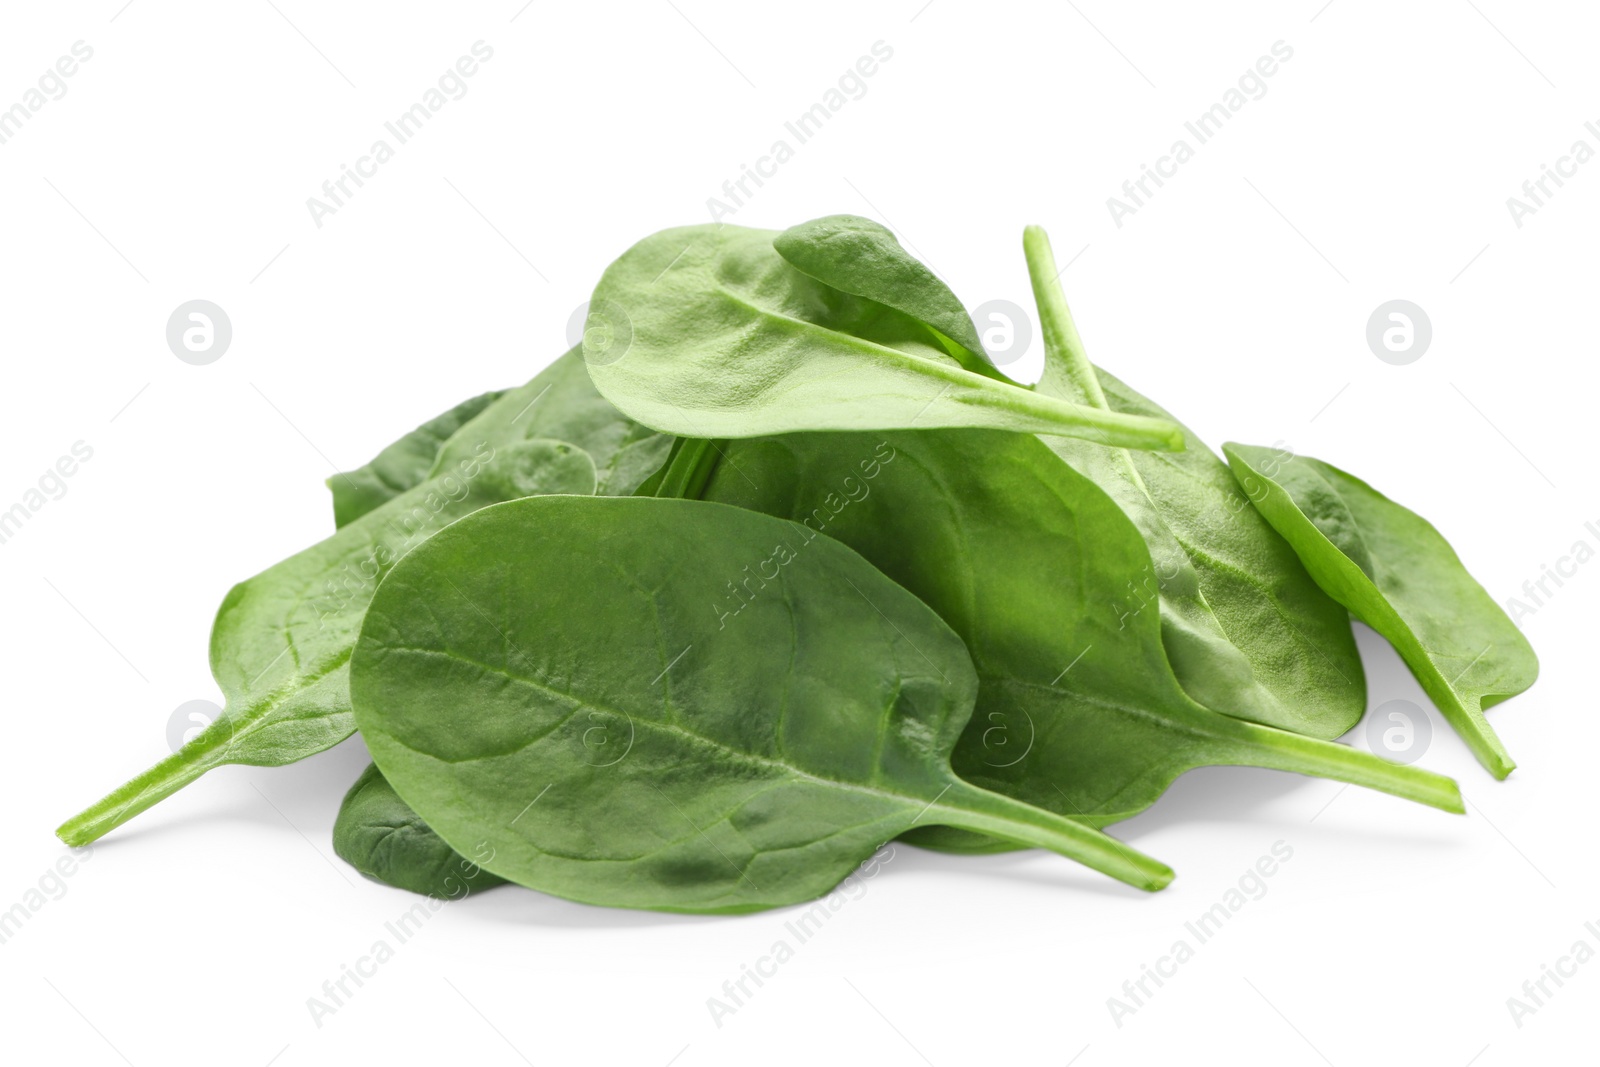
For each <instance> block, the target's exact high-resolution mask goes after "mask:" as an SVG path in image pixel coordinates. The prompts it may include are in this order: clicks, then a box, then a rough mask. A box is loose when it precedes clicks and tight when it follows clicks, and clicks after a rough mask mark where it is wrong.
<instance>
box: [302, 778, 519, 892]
mask: <svg viewBox="0 0 1600 1067" xmlns="http://www.w3.org/2000/svg"><path fill="white" fill-rule="evenodd" d="M333 850H334V851H335V852H337V853H338V854H339V857H340V858H341V859H343V860H344V861H345V862H346V863H348V864H350V866H352V867H354V868H355V869H356V870H358V871H360V872H361V873H362V874H363V875H365V876H366V877H368V878H370V879H372V880H373V881H374V882H382V883H383V884H384V885H391V886H394V887H395V888H396V889H409V890H411V892H413V893H425V894H427V895H428V896H430V897H440V898H443V899H445V900H460V899H461V898H462V897H464V896H466V895H468V894H469V893H473V892H480V893H481V892H482V891H483V890H485V889H492V888H494V887H495V886H497V885H504V884H505V881H506V880H505V879H504V878H501V877H500V876H499V875H497V874H490V873H489V872H488V871H486V870H484V869H483V868H482V867H481V866H480V865H479V863H478V862H475V861H474V860H469V859H467V858H466V857H465V856H463V855H462V854H461V853H459V852H457V851H456V850H455V849H453V848H451V847H450V846H449V845H447V844H445V843H444V840H443V839H442V838H440V837H439V835H438V834H436V833H434V832H433V831H432V830H431V829H429V828H428V824H427V823H425V822H423V821H422V818H421V817H420V816H419V815H418V814H417V813H416V812H414V811H412V810H411V808H410V807H408V806H407V804H406V802H405V801H403V800H401V799H400V795H399V794H398V793H396V792H395V791H394V787H393V786H391V785H390V784H389V783H388V781H387V780H385V779H384V777H383V774H382V772H381V771H379V770H378V765H377V764H376V763H371V764H368V765H367V769H366V770H364V771H362V772H361V777H360V778H357V779H356V784H355V785H353V786H351V787H350V792H348V793H346V794H345V797H344V803H342V804H341V805H339V817H338V818H337V819H335V820H334V823H333ZM486 858H488V857H487V856H486V855H485V854H483V853H479V854H477V859H478V860H480V861H481V860H484V859H486Z"/></svg>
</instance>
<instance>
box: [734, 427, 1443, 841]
mask: <svg viewBox="0 0 1600 1067" xmlns="http://www.w3.org/2000/svg"><path fill="white" fill-rule="evenodd" d="M728 447H729V453H728V459H729V463H730V464H736V465H737V467H738V468H739V470H740V471H742V472H743V475H747V476H748V477H745V476H741V475H740V474H738V473H735V472H733V471H730V470H729V469H728V465H723V466H719V467H717V468H716V469H715V471H714V472H713V474H712V477H711V480H710V483H709V485H708V487H707V489H706V492H705V496H706V498H707V499H710V500H717V501H722V502H725V503H731V504H736V505H739V506H741V507H747V508H752V509H755V510H758V511H764V512H767V513H769V514H773V515H780V516H783V517H787V518H791V519H794V520H796V521H799V522H801V523H802V524H803V526H804V527H806V528H807V530H808V531H809V532H810V533H811V535H812V536H813V537H814V538H815V540H816V542H818V543H821V542H822V541H823V540H825V538H824V536H823V535H827V536H828V537H833V538H837V539H838V540H840V541H843V542H844V543H845V544H847V545H849V546H850V547H851V548H854V549H855V550H856V551H857V552H859V553H861V555H863V556H864V557H866V559H867V560H869V561H870V562H872V563H873V564H875V565H876V566H877V567H878V568H879V569H880V570H882V571H883V572H884V573H885V574H887V575H888V576H889V577H890V578H893V579H894V580H895V581H896V582H898V583H900V584H901V585H902V586H904V587H905V588H906V589H908V590H910V591H911V592H912V593H913V594H915V595H916V596H918V597H920V598H921V599H922V600H923V601H924V602H925V603H927V604H928V605H929V606H930V607H931V608H933V609H934V610H935V611H936V612H938V614H939V615H940V617H942V618H943V619H944V620H945V622H947V623H948V624H949V625H950V626H951V627H952V628H953V629H954V630H955V632H956V633H957V634H959V635H960V636H961V637H962V639H963V640H964V641H965V642H966V645H967V648H968V650H969V651H970V652H971V655H972V661H973V664H974V666H975V667H976V669H977V672H978V678H979V683H980V684H979V691H978V701H977V709H976V711H975V713H974V715H973V717H972V720H971V723H970V725H968V727H967V729H966V732H965V733H964V734H963V736H962V739H961V742H960V744H959V745H958V746H957V747H956V751H955V756H954V759H953V765H954V766H955V769H956V771H957V773H958V774H960V775H961V776H962V777H963V778H965V779H966V780H968V781H970V782H973V783H974V784H976V785H980V786H982V787H984V788H986V789H992V790H994V791H996V792H1002V793H1005V794H1007V795H1009V796H1013V797H1016V798H1017V799H1019V800H1023V801H1026V802H1027V803H1029V804H1032V805H1035V806H1038V807H1042V808H1048V809H1050V810H1052V811H1055V812H1057V813H1058V814H1061V815H1065V816H1068V817H1071V818H1074V819H1079V820H1082V821H1084V822H1086V823H1088V824H1090V825H1095V826H1104V825H1106V824H1109V823H1112V822H1116V821H1117V820H1119V819H1125V818H1128V817H1129V816H1131V815H1134V814H1136V813H1137V812H1139V811H1142V810H1143V809H1144V808H1146V807H1148V806H1149V805H1150V804H1151V803H1153V802H1154V801H1155V800H1156V799H1157V798H1158V797H1159V796H1160V795H1161V793H1162V792H1163V791H1164V790H1165V789H1166V788H1167V786H1168V785H1169V784H1170V783H1171V782H1172V781H1173V779H1175V778H1176V777H1177V776H1178V775H1180V774H1182V773H1183V772H1184V771H1186V770H1189V769H1191V768H1194V767H1201V766H1207V765H1212V764H1244V765H1250V766H1258V767H1271V768H1276V769H1279V770H1287V771H1295V772H1299V773H1302V774H1314V775H1320V776H1324V777H1329V778H1335V779H1338V780H1341V781H1346V782H1353V783H1355V784H1358V785H1364V786H1369V787H1372V788H1374V789H1381V790H1384V791H1386V792H1390V793H1394V794H1396V795H1398V796H1402V797H1407V798H1409V799H1412V800H1417V801H1420V802H1422V803H1425V804H1432V805H1434V806H1436V807H1441V808H1444V809H1446V810H1449V811H1460V810H1461V799H1460V794H1459V792H1458V790H1457V789H1456V785H1455V783H1454V782H1452V781H1451V780H1450V779H1448V778H1443V777H1440V776H1438V775H1435V774H1430V773H1427V772H1424V771H1421V770H1419V769H1417V768H1412V767H1403V766H1399V765H1396V764H1392V763H1389V762H1387V761H1385V760H1382V759H1379V758H1377V757H1375V756H1372V755H1370V754H1368V753H1364V752H1358V751H1356V750H1353V749H1350V748H1347V747H1345V746H1343V745H1338V744H1333V743H1331V742H1328V741H1322V740H1317V739H1313V738H1308V737H1303V736H1300V735H1298V734H1294V733H1289V732H1287V731H1283V730H1277V729H1274V728H1272V727H1268V726H1261V725H1257V724H1255V723H1251V722H1245V721H1242V720H1240V719H1238V718H1236V717H1233V716H1230V715H1226V714H1221V713H1219V712H1217V711H1215V710H1210V709H1207V708H1205V707H1202V706H1201V705H1199V704H1197V703H1195V702H1194V701H1193V700H1192V699H1191V698H1190V697H1189V696H1188V695H1187V694H1186V693H1185V692H1184V690H1183V689H1182V688H1181V687H1180V686H1179V684H1178V682H1177V680H1176V679H1175V678H1174V676H1173V672H1172V668H1171V666H1170V665H1169V663H1168V660H1167V655H1166V650H1165V647H1164V644H1163V641H1162V638H1161V627H1160V620H1159V619H1158V616H1157V612H1155V611H1153V610H1152V611H1144V612H1128V611H1127V610H1126V609H1125V607H1124V604H1125V599H1126V595H1127V594H1126V589H1127V585H1128V583H1129V582H1130V581H1133V580H1137V579H1138V577H1139V576H1140V575H1143V574H1146V573H1148V572H1149V568H1150V553H1149V550H1148V549H1147V548H1146V547H1145V545H1144V541H1143V539H1142V538H1141V537H1140V535H1139V531H1138V529H1137V528H1136V527H1135V526H1134V524H1133V523H1132V521H1131V520H1129V519H1128V517H1127V516H1126V515H1125V514H1124V513H1123V512H1122V510H1121V509H1120V508H1119V507H1118V506H1117V505H1116V503H1114V502H1113V501H1112V500H1111V499H1110V497H1108V496H1107V495H1106V494H1105V493H1104V492H1102V491H1101V490H1100V489H1099V488H1097V487H1096V486H1095V485H1094V484H1093V483H1092V482H1090V481H1089V480H1088V479H1087V478H1085V477H1084V476H1082V475H1080V474H1079V473H1077V472H1076V471H1074V470H1073V469H1072V468H1071V467H1069V466H1068V465H1067V464H1065V463H1062V462H1061V461H1060V459H1058V458H1057V457H1056V456H1055V455H1054V454H1053V453H1051V451H1050V450H1049V449H1048V448H1046V447H1045V445H1044V444H1043V443H1042V442H1041V441H1040V440H1039V439H1038V438H1035V437H1030V436H1027V435H1022V434H1007V433H997V432H993V431H983V430H968V431H963V432H960V433H950V432H902V433H888V434H881V435H868V434H789V435H784V436H781V437H775V438H767V439H757V440H744V441H733V442H730V443H729V446H728ZM766 579H767V576H766V575H765V574H764V573H762V572H760V571H759V569H758V570H755V571H754V572H752V571H745V572H742V573H740V574H738V575H735V576H733V578H732V580H731V582H730V583H729V584H728V586H727V588H726V589H725V591H724V596H723V597H722V599H721V600H720V601H719V602H718V604H719V608H718V610H719V611H721V612H723V613H724V614H726V615H728V616H729V621H728V626H729V628H730V629H731V628H732V627H733V626H734V625H735V620H737V619H742V618H743V612H744V611H748V610H750V608H751V607H753V606H755V605H757V604H759V603H761V602H762V599H763V598H769V597H770V596H771V595H772V594H771V592H770V591H769V590H767V589H766V588H765V583H766ZM912 839H913V840H916V841H917V842H918V843H921V844H931V845H934V846H937V847H944V848H950V849H955V850H961V851H980V850H992V849H995V848H1007V847H1015V846H1013V845H1010V844H1007V843H996V842H994V841H993V840H992V839H985V838H981V837H978V836H976V835H973V834H970V833H966V832H964V831H959V830H954V829H949V828H947V827H931V828H927V829H918V830H917V831H916V832H915V834H914V835H913V837H912Z"/></svg>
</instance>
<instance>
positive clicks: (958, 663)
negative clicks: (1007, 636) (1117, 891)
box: [351, 497, 1171, 912]
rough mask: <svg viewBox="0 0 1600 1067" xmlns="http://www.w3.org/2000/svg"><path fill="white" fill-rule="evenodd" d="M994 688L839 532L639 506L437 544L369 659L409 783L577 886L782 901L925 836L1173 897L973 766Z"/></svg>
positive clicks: (447, 822) (365, 690)
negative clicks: (957, 755)
mask: <svg viewBox="0 0 1600 1067" xmlns="http://www.w3.org/2000/svg"><path fill="white" fill-rule="evenodd" d="M745 564H748V566H749V567H753V568H755V569H756V570H757V571H759V572H761V573H762V574H764V575H770V577H765V578H763V581H764V582H765V583H766V584H765V587H764V588H763V589H762V590H761V593H760V595H758V596H757V597H756V598H755V599H754V600H752V601H750V602H748V603H746V604H745V605H744V606H743V608H742V609H741V610H740V612H739V613H738V615H737V617H736V618H729V617H728V616H727V615H726V614H725V613H720V612H718V611H717V610H716V607H715V605H716V602H717V600H718V597H719V593H720V587H721V586H722V584H723V580H724V576H725V575H727V576H732V575H735V574H738V573H740V570H739V568H740V567H741V566H743V565H745ZM976 689H977V679H976V677H975V676H974V675H973V670H972V664H971V662H970V661H969V659H968V658H967V653H966V650H965V648H963V646H962V643H961V640H960V638H958V637H957V636H956V635H955V634H954V633H952V632H951V631H950V629H949V627H947V626H946V625H945V624H944V623H943V622H941V621H940V620H939V618H938V616H936V615H935V614H934V613H933V612H932V611H930V610H929V609H928V608H927V607H926V606H925V605H923V604H922V603H920V602H919V601H917V599H916V598H915V597H913V596H911V595H910V594H909V593H907V592H906V591H905V590H903V589H901V588H900V587H898V586H896V585H895V584H894V583H892V582H890V581H889V580H888V579H887V578H885V577H884V576H883V575H882V574H881V573H879V572H878V571H876V570H874V569H873V567H872V566H871V565H870V564H868V563H867V562H866V561H865V560H863V559H862V558H861V557H860V556H858V555H856V554H855V553H854V552H852V551H850V550H849V549H847V548H845V547H844V546H842V545H840V544H838V543H837V542H834V541H832V540H830V539H828V538H825V537H820V538H813V539H807V538H806V537H805V531H804V528H803V527H801V526H798V525H795V524H793V523H789V522H785V521H783V520H779V519H775V518H771V517H769V516H765V515H760V514H756V513H754V512H750V511H745V510H741V509H737V508H730V507H725V506H722V505H718V504H710V503H704V502H699V501H687V500H668V499H651V498H638V497H636V498H632V499H600V498H590V499H582V498H576V497H544V498H538V499H528V500H519V501H515V502H512V503H509V504H502V505H498V506H495V507H492V508H486V509H484V510H483V511H480V512H478V513H477V514H475V515H472V516H470V517H468V518H466V519H464V520H462V521H461V522H459V523H456V524H455V525H453V526H451V527H450V528H448V529H446V530H444V531H443V532H441V533H440V534H437V535H435V536H434V537H433V538H431V539H430V540H429V541H428V542H427V543H426V544H424V545H423V546H421V547H420V548H418V549H417V550H416V551H415V552H413V553H411V554H410V555H408V556H407V557H406V558H405V559H403V560H401V562H400V563H399V565H398V566H397V567H396V568H395V569H394V571H393V572H391V574H390V575H389V577H388V578H387V579H386V580H385V581H384V583H383V585H382V586H381V587H380V588H379V590H378V592H377V595H376V596H375V597H374V598H373V601H372V605H371V608H370V609H369V610H368V613H367V617H366V622H365V624H364V625H363V627H362V632H361V639H360V641H359V643H358V645H357V648H356V651H355V656H354V659H353V662H352V667H351V693H352V696H353V698H354V704H355V713H356V718H357V721H358V722H359V723H360V726H361V733H362V736H363V737H364V738H365V739H366V741H367V744H368V746H369V747H370V748H371V750H372V755H373V758H374V759H375V760H376V761H377V764H378V766H379V767H380V768H382V770H383V774H384V776H385V777H386V778H387V779H388V780H389V781H390V782H391V783H392V784H393V786H394V788H395V790H396V792H398V793H399V794H400V796H401V797H403V798H404V799H405V800H406V802H407V803H408V804H410V806H411V807H412V808H414V809H415V810H416V812H417V813H418V814H420V815H421V816H422V817H423V818H425V819H426V820H427V823H428V825H430V826H431V827H433V828H434V829H435V830H436V831H437V832H438V833H439V835H440V836H441V837H442V838H443V839H444V840H445V841H446V842H448V843H450V844H451V845H453V846H455V847H456V848H457V849H461V850H463V851H466V852H468V853H469V854H470V853H471V852H472V851H474V850H476V849H478V848H480V847H484V848H487V849H489V850H491V851H492V852H493V856H494V858H493V859H492V860H487V861H485V863H484V866H485V867H486V868H487V869H489V870H491V871H493V872H495V873H496V874H499V875H502V876H504V877H507V878H510V879H511V880H513V881H516V882H519V883H521V884H523V885H527V886H531V887H533V888H536V889H540V890H543V891H545V892H549V893H553V894H555V895H558V896H563V897H568V898H571V899H574V900H580V901H586V902H589V903H595V904H607V905H614V906H626V907H639V908H652V909H660V910H668V911H688V912H745V911H753V910H757V909H760V908H768V907H775V906H779V905H783V904H790V903H795V902H798V901H802V900H807V899H810V898H812V897H815V896H818V895H820V894H822V893H825V892H826V891H827V890H828V889H830V888H832V887H833V886H834V885H836V884H837V883H838V882H839V881H840V880H841V879H842V878H844V877H845V876H846V875H848V874H849V873H850V871H851V869H852V868H854V867H855V866H856V865H857V864H858V863H860V862H861V861H863V860H865V859H866V858H867V857H868V856H870V855H871V854H872V852H873V851H874V850H875V849H876V848H877V847H878V846H879V845H880V844H881V843H882V842H884V841H885V840H887V839H889V838H891V837H893V836H895V835H896V834H899V833H902V832H904V831H905V830H907V829H909V828H911V827H912V826H914V825H918V824H930V825H931V824H947V825H955V826H961V827H965V828H967V829H969V830H973V831H981V832H984V833H988V834H997V835H1001V836H1004V837H1005V838H1007V839H1009V840H1013V841H1018V842H1022V843H1026V844H1029V845H1038V846H1043V847H1047V848H1051V849H1054V850H1056V851H1058V852H1060V853H1062V854H1063V855H1067V856H1071V857H1072V858H1075V859H1079V860H1081V861H1083V862H1085V863H1087V864H1089V865H1090V866H1093V867H1095V868H1096V869H1099V870H1102V871H1105V872H1106V873H1108V874H1112V875H1114V876H1115V877H1118V878H1121V879H1123V880H1125V881H1128V882H1130V883H1132V884H1134V885H1138V886H1140V887H1143V888H1146V889H1155V888H1159V887H1160V886H1162V885H1165V884H1166V882H1167V881H1168V879H1169V878H1170V877H1171V872H1170V871H1169V870H1167V868H1165V867H1164V866H1162V865H1161V864H1159V863H1157V862H1155V861H1154V860H1151V859H1149V858H1148V857H1144V856H1140V855H1138V854H1137V853H1135V852H1134V851H1132V850H1131V849H1128V848H1127V847H1126V846H1123V845H1121V844H1120V843H1119V842H1117V841H1115V840H1114V839H1112V838H1109V837H1107V836H1105V835H1104V834H1102V833H1100V832H1099V831H1096V830H1091V829H1089V828H1088V827H1085V826H1083V825H1081V824H1079V823H1076V822H1073V821H1071V820H1068V819H1063V818H1060V817H1058V816H1056V815H1052V814H1049V813H1048V812H1045V811H1041V810H1038V809H1035V808H1031V807H1029V806H1028V805H1026V804H1022V803H1019V802H1017V801H1015V800H1012V799H1010V798H1007V797H1003V796H1000V795H998V794H994V793H989V792H986V791H984V790H982V789H978V788H975V787H973V786H971V785H969V784H967V783H966V782H963V781H961V780H960V779H959V778H957V777H956V776H955V774H954V773H953V772H952V771H951V770H950V765H949V752H950V747H951V745H953V744H954V743H955V741H956V739H957V737H958V736H959V734H960V733H961V730H962V727H963V726H965V725H966V721H967V717H968V715H969V713H970V711H971V708H972V701H973V698H974V695H975V693H976ZM596 732H598V733H600V734H601V735H603V736H605V737H606V738H608V739H610V741H611V743H610V744H608V745H603V746H595V745H594V744H592V741H593V737H594V735H595V733H596Z"/></svg>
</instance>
